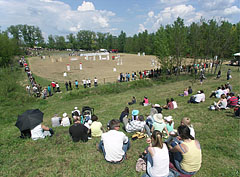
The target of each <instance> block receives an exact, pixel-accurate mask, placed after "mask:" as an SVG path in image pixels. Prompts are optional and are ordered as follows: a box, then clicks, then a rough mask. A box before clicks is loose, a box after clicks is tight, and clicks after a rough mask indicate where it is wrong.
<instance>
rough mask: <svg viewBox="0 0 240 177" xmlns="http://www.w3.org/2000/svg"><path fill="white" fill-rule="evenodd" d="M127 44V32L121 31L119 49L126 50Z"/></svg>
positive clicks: (120, 50)
mask: <svg viewBox="0 0 240 177" xmlns="http://www.w3.org/2000/svg"><path fill="white" fill-rule="evenodd" d="M125 44H126V33H125V32H123V31H121V34H120V35H119V36H118V51H119V52H125Z"/></svg>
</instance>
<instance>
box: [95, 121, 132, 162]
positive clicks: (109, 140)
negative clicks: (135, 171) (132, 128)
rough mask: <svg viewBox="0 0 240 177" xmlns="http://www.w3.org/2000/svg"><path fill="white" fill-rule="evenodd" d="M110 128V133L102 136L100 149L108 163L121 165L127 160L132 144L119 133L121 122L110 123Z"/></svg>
mask: <svg viewBox="0 0 240 177" xmlns="http://www.w3.org/2000/svg"><path fill="white" fill-rule="evenodd" d="M109 128H110V130H109V131H108V132H106V133H103V134H102V136H101V141H100V143H99V145H98V149H99V150H100V151H102V152H103V155H104V158H105V159H106V161H108V162H110V163H120V162H122V161H123V160H124V159H125V158H126V152H127V150H128V149H129V147H130V142H129V140H128V137H127V136H126V135H125V134H124V133H123V132H120V131H119V128H120V121H119V120H116V119H112V120H111V121H110V122H109Z"/></svg>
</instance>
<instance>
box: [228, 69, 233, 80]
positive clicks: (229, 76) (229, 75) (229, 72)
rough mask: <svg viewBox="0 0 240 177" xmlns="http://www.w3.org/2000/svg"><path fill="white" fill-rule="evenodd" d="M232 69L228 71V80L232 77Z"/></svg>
mask: <svg viewBox="0 0 240 177" xmlns="http://www.w3.org/2000/svg"><path fill="white" fill-rule="evenodd" d="M231 77H232V76H231V69H230V68H229V69H228V71H227V80H229V79H230V78H231Z"/></svg>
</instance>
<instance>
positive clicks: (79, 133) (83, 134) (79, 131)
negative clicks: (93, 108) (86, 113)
mask: <svg viewBox="0 0 240 177" xmlns="http://www.w3.org/2000/svg"><path fill="white" fill-rule="evenodd" d="M69 134H70V136H71V137H72V140H73V142H78V141H80V140H81V141H83V142H87V141H88V128H87V127H85V126H84V125H83V124H81V121H80V117H78V116H74V124H73V125H72V126H71V127H70V128H69Z"/></svg>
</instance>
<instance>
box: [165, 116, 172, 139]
mask: <svg viewBox="0 0 240 177" xmlns="http://www.w3.org/2000/svg"><path fill="white" fill-rule="evenodd" d="M164 120H165V122H166V127H167V130H168V133H171V132H174V122H173V118H172V116H167V117H164ZM168 136H169V134H168Z"/></svg>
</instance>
